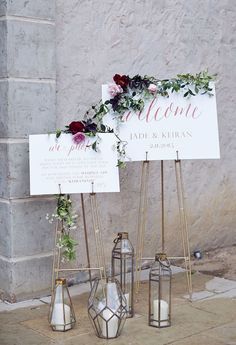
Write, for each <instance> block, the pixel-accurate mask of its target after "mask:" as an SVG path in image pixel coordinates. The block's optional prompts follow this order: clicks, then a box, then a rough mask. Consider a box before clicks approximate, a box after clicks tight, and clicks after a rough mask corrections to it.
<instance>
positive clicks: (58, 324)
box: [51, 303, 71, 331]
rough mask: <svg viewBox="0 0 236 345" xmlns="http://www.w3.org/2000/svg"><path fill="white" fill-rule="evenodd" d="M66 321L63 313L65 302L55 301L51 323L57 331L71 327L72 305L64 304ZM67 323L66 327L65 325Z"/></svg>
mask: <svg viewBox="0 0 236 345" xmlns="http://www.w3.org/2000/svg"><path fill="white" fill-rule="evenodd" d="M64 310H65V321H64V314H63V303H55V304H54V308H53V312H52V321H51V325H52V326H54V327H55V330H56V331H64V330H65V331H67V330H68V329H71V324H70V323H71V318H70V307H69V306H68V305H66V304H64ZM63 325H65V327H64V326H63Z"/></svg>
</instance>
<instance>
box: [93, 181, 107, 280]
mask: <svg viewBox="0 0 236 345" xmlns="http://www.w3.org/2000/svg"><path fill="white" fill-rule="evenodd" d="M90 204H91V214H92V220H93V230H94V237H95V246H96V253H97V260H98V266H99V267H103V273H102V277H103V278H104V280H105V279H106V262H105V253H104V245H103V240H102V233H101V221H100V215H99V210H98V205H97V195H96V193H94V184H93V183H92V193H90Z"/></svg>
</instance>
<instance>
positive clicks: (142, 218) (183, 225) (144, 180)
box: [136, 151, 192, 300]
mask: <svg viewBox="0 0 236 345" xmlns="http://www.w3.org/2000/svg"><path fill="white" fill-rule="evenodd" d="M176 156H177V157H176V160H175V176H176V187H177V197H178V206H179V215H180V231H181V239H182V247H183V256H182V257H181V256H171V257H169V256H168V258H169V259H170V260H177V259H184V262H185V269H186V279H187V288H188V293H189V299H190V300H192V276H191V253H190V244H189V233H188V224H187V216H186V207H185V198H184V188H183V176H182V167H181V160H180V159H179V154H178V151H176ZM145 165H147V166H148V168H147V167H146V168H145ZM147 169H148V170H149V161H147V152H146V161H144V162H143V165H142V177H141V191H140V207H139V224H138V234H137V249H136V293H138V292H139V287H140V276H141V262H142V261H143V260H153V258H150V257H149V258H144V257H143V249H144V231H145V229H146V209H145V207H146V205H147V184H148V177H149V175H148V174H147V173H145V170H147ZM144 186H145V187H144ZM164 196H165V195H164V161H163V160H161V250H162V252H165V198H164Z"/></svg>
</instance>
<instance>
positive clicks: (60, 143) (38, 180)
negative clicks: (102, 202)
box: [29, 133, 119, 195]
mask: <svg viewBox="0 0 236 345" xmlns="http://www.w3.org/2000/svg"><path fill="white" fill-rule="evenodd" d="M99 138H100V144H99V152H95V151H94V150H93V149H92V148H91V145H92V143H93V141H94V140H95V139H92V138H86V139H85V141H83V142H81V143H79V144H74V143H73V142H72V135H71V134H62V135H61V136H60V138H58V139H56V136H55V134H51V135H31V136H30V138H29V143H30V190H31V195H39V194H58V193H59V185H60V188H61V192H62V193H90V192H92V183H93V188H94V192H119V175H118V168H117V152H116V150H115V146H116V139H115V136H114V134H112V133H110V134H104V133H101V134H99Z"/></svg>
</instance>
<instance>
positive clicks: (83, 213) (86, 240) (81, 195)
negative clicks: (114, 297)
mask: <svg viewBox="0 0 236 345" xmlns="http://www.w3.org/2000/svg"><path fill="white" fill-rule="evenodd" d="M80 198H81V208H82V216H83V226H84V238H85V248H86V256H87V265H88V268H91V266H90V255H89V244H88V232H87V224H86V215H85V207H84V195H83V193H81V194H80ZM89 283H90V287H91V288H92V274H91V270H90V269H89Z"/></svg>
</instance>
